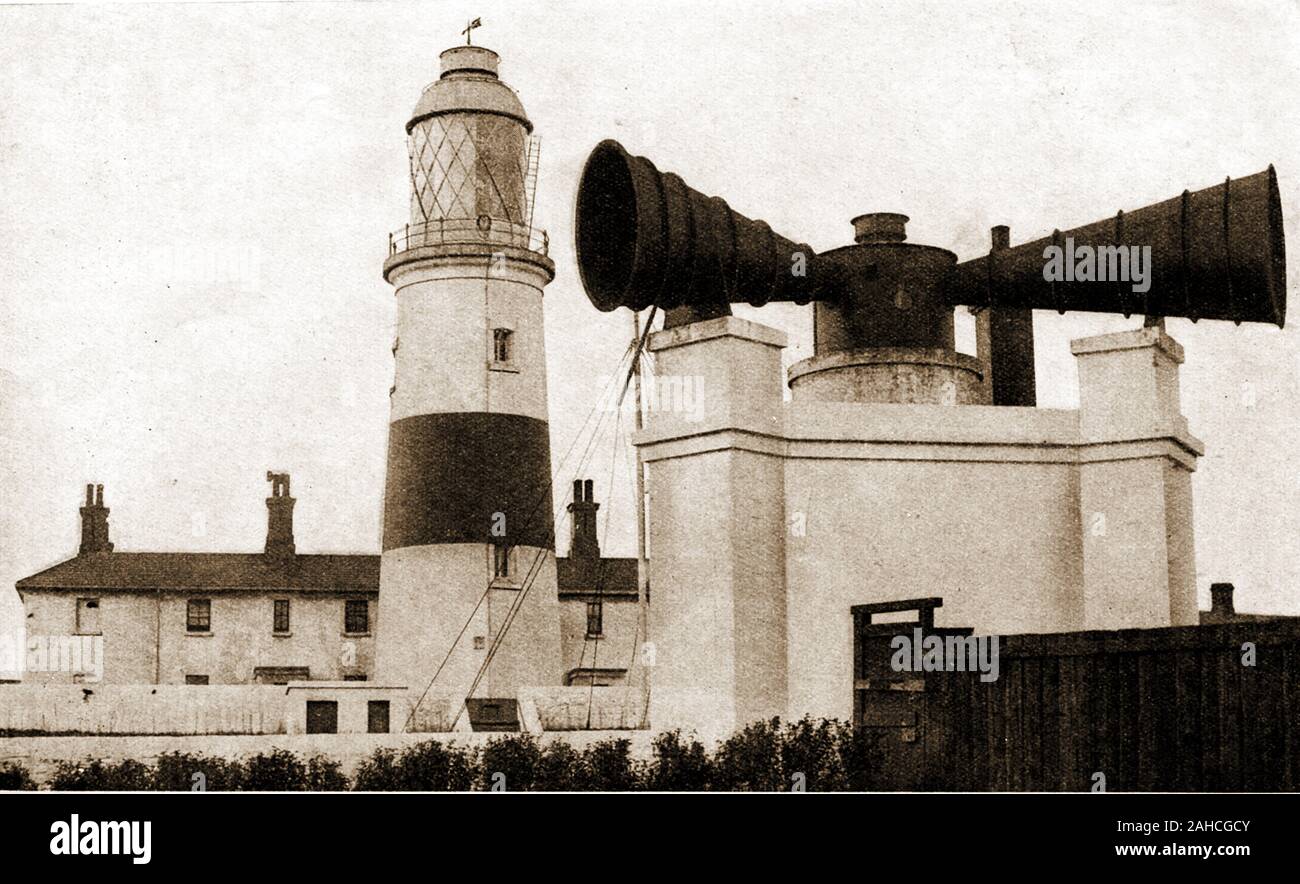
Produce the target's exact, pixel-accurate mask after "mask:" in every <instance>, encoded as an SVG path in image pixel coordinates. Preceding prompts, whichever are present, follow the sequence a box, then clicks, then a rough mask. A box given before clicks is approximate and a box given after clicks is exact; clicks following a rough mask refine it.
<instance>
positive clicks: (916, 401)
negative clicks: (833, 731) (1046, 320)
mask: <svg viewBox="0 0 1300 884" xmlns="http://www.w3.org/2000/svg"><path fill="white" fill-rule="evenodd" d="M785 342H786V340H785V336H784V334H782V333H781V332H779V331H777V330H775V329H772V328H768V327H766V326H762V325H759V324H757V323H753V322H747V321H745V320H742V319H739V318H736V317H733V316H724V317H719V318H716V319H711V320H707V321H704V322H696V323H693V324H690V325H686V326H680V327H677V328H672V329H668V330H665V331H662V332H658V333H656V334H655V335H653V336H652V337H651V339H650V349H651V350H652V351H654V352H655V354H656V371H657V372H658V373H660V374H662V375H667V376H683V377H693V378H696V379H697V385H698V386H699V388H700V389H702V390H703V391H704V397H705V403H704V408H703V414H704V419H703V421H702V422H698V421H688V420H686V419H685V417H683V416H680V415H674V414H672V413H671V412H660V413H656V414H654V415H653V416H652V418H651V420H650V422H649V424H648V426H647V428H646V429H645V430H644V431H643V432H642V433H641V434H640V435H639V437H638V438H637V440H636V442H637V445H638V446H639V448H640V452H641V456H642V457H643V458H644V459H645V461H646V463H647V464H648V474H649V479H648V490H649V495H650V501H651V515H650V550H651V556H650V574H649V580H650V584H651V585H652V586H653V587H654V590H655V591H654V604H653V605H652V606H651V607H650V626H649V636H650V639H651V640H652V641H653V642H654V643H655V646H656V658H657V665H656V667H655V669H654V675H653V680H652V685H653V687H652V691H651V713H650V718H651V722H652V724H653V725H654V726H655V727H665V726H673V727H676V726H682V727H697V728H699V729H700V730H701V732H706V733H709V734H712V735H721V734H725V733H728V732H730V731H731V730H732V729H734V728H735V727H737V726H743V725H744V724H745V723H746V722H749V721H753V720H755V719H759V718H766V717H769V716H773V715H780V716H789V717H795V718H797V717H800V716H802V715H805V714H809V715H814V716H827V717H837V718H840V719H846V720H847V719H849V718H850V717H851V714H852V691H851V690H850V687H851V681H852V671H853V667H852V659H851V657H852V649H853V620H852V616H851V611H850V609H851V608H852V606H854V605H859V604H865V603H869V602H883V601H894V600H906V599H917V598H925V597H932V596H941V597H942V598H943V607H942V608H941V609H940V610H939V612H938V615H939V616H938V619H937V623H938V624H939V625H940V626H964V627H974V629H975V632H976V633H983V634H990V633H991V634H1007V633H1025V632H1068V631H1075V630H1094V629H1104V630H1112V629H1125V628H1135V627H1160V626H1183V625H1192V624H1195V623H1196V622H1197V619H1198V618H1197V608H1196V565H1195V558H1194V546H1193V537H1192V497H1191V472H1192V471H1193V470H1194V469H1195V468H1196V461H1197V458H1198V457H1199V456H1200V455H1201V454H1202V452H1203V447H1202V445H1201V443H1200V442H1199V441H1198V440H1197V439H1196V438H1195V437H1194V436H1192V435H1191V433H1190V432H1189V430H1188V427H1187V422H1186V420H1185V419H1184V418H1183V416H1182V414H1181V409H1180V406H1179V387H1178V366H1179V364H1180V363H1181V362H1182V361H1183V350H1182V348H1181V347H1180V346H1179V345H1178V344H1177V343H1176V342H1175V341H1174V340H1173V339H1172V338H1170V337H1169V336H1168V335H1166V334H1165V333H1164V331H1163V330H1161V329H1159V328H1146V329H1141V330H1138V331H1131V332H1121V333H1118V334H1110V335H1102V336H1099V337H1094V338H1086V339H1082V340H1077V341H1075V342H1074V343H1073V344H1072V349H1073V352H1074V354H1075V357H1076V358H1077V360H1078V363H1079V399H1080V407H1079V408H1078V409H1077V410H1057V409H1046V408H1035V407H1005V406H988V405H951V404H939V401H938V399H936V398H932V397H930V396H929V393H930V392H932V391H928V388H927V387H926V385H924V384H901V385H900V384H898V383H896V382H895V379H894V378H884V379H883V380H882V379H880V378H879V377H878V376H867V375H865V374H864V375H863V376H860V377H858V378H857V379H856V380H855V381H854V382H852V383H838V384H819V385H808V386H804V385H802V384H800V383H799V382H798V377H799V375H800V373H801V372H802V371H804V370H805V369H806V366H800V365H795V366H793V367H792V368H791V369H790V375H791V376H792V377H795V378H796V380H795V382H794V383H793V384H792V385H791V392H792V394H793V395H792V399H791V401H790V402H788V403H787V402H784V401H783V399H782V385H783V383H784V380H785V378H784V372H783V371H782V368H781V349H782V347H784V346H785ZM814 358H815V357H814ZM868 369H870V366H868ZM837 370H842V371H848V372H851V371H856V370H859V366H854V365H848V366H846V367H844V368H843V369H837ZM903 370H905V367H904V369H903ZM692 417H693V416H692Z"/></svg>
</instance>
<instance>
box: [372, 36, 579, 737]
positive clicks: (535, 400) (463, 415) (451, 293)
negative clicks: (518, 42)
mask: <svg viewBox="0 0 1300 884" xmlns="http://www.w3.org/2000/svg"><path fill="white" fill-rule="evenodd" d="M498 62H499V58H498V56H497V54H496V53H495V52H493V51H491V50H489V49H484V48H481V47H478V46H457V47H454V48H452V49H448V50H446V51H445V52H443V53H442V55H441V67H442V72H441V77H440V78H439V79H438V80H436V81H435V82H433V83H432V84H430V85H429V86H428V87H427V88H426V89H425V90H424V93H423V95H421V96H420V100H419V103H418V104H417V105H416V107H415V112H414V113H413V114H412V115H411V118H410V120H409V121H408V122H407V124H406V132H407V136H408V141H407V143H408V149H409V154H410V183H411V219H410V223H409V224H408V225H406V226H405V227H404V228H403V229H402V230H400V231H398V232H395V233H394V234H392V235H391V237H390V243H389V256H388V259H387V260H386V261H385V262H384V278H385V279H386V280H387V281H388V282H389V283H391V284H392V286H393V288H394V289H395V291H396V295H397V338H396V340H395V341H394V342H393V355H394V357H395V359H396V367H395V377H394V385H393V388H392V391H391V400H392V403H391V407H392V413H391V419H390V420H391V423H390V427H389V438H388V474H387V482H386V488H385V495H384V526H383V557H382V564H381V571H380V593H379V612H380V614H379V616H380V622H381V624H382V627H381V633H380V643H379V645H378V647H377V648H376V670H377V671H376V675H377V677H378V678H379V679H380V680H382V681H384V682H386V683H389V684H402V685H406V686H407V687H408V689H409V696H410V697H411V702H412V704H416V703H417V701H418V702H419V705H418V708H416V709H415V710H414V715H413V722H412V727H416V728H420V727H431V728H436V727H437V726H438V721H439V716H440V715H442V714H445V712H446V710H450V714H451V715H452V716H456V715H457V714H458V713H459V710H460V704H461V701H462V700H464V699H466V698H467V697H476V698H480V699H513V698H515V696H516V694H517V691H518V689H519V688H521V687H528V686H539V685H557V684H559V683H560V667H561V663H560V649H559V642H560V618H559V609H558V600H557V595H556V582H555V581H556V578H555V552H554V550H555V541H554V532H553V527H552V519H553V512H552V509H551V457H550V437H549V433H548V428H547V407H546V359H545V352H546V351H545V344H544V341H543V333H542V289H543V288H544V287H545V286H546V284H547V283H549V282H550V281H551V280H552V279H553V278H554V276H555V265H554V264H553V263H552V262H551V260H550V259H549V258H547V256H546V235H545V234H544V233H542V232H541V231H538V230H535V229H534V228H533V226H532V193H533V188H534V185H535V180H536V168H537V154H536V142H535V141H533V140H532V138H531V137H530V136H531V133H532V129H533V124H532V123H531V122H529V120H528V117H527V116H526V115H525V114H524V108H523V105H522V104H521V103H520V101H519V99H518V97H517V96H516V95H515V93H514V91H513V90H511V89H510V87H509V86H507V85H506V84H505V83H503V82H501V80H500V79H498V77H497V66H498ZM435 675H436V677H435ZM476 682H477V684H475V683H476ZM421 697H423V698H424V699H423V700H422V701H421ZM472 706H473V704H471V707H472ZM471 711H472V708H471ZM460 720H461V722H462V723H464V721H465V720H466V719H465V717H464V716H462V717H461V719H460Z"/></svg>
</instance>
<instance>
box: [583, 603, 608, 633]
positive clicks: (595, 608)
mask: <svg viewBox="0 0 1300 884" xmlns="http://www.w3.org/2000/svg"><path fill="white" fill-rule="evenodd" d="M604 621H605V603H604V602H587V638H596V637H597V636H599V635H601V627H603V626H604Z"/></svg>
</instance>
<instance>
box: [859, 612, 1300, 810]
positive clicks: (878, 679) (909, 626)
mask: <svg viewBox="0 0 1300 884" xmlns="http://www.w3.org/2000/svg"><path fill="white" fill-rule="evenodd" d="M939 604H942V602H940V601H939V600H938V599H924V600H915V601H913V602H911V603H910V609H912V610H919V611H920V616H919V617H918V619H917V620H915V621H913V622H910V623H888V624H884V623H873V622H872V618H873V615H874V614H875V613H879V611H880V610H882V609H883V610H900V603H892V604H889V605H885V606H871V605H864V606H859V607H858V608H855V609H854V619H855V656H854V659H855V668H856V671H855V674H854V675H855V685H854V694H855V707H854V708H855V712H854V717H855V722H856V723H857V724H858V725H859V726H864V727H868V728H872V729H876V730H878V731H879V734H880V737H881V743H882V747H881V748H882V751H883V752H884V753H885V755H886V758H887V770H888V771H889V772H890V773H889V776H890V777H891V782H890V783H889V786H891V787H892V788H899V789H922V790H932V789H939V790H958V791H984V790H997V791H1088V790H1092V789H1095V788H1097V787H1099V786H1101V785H1103V784H1104V788H1105V789H1106V790H1107V791H1207V792H1219V791H1294V790H1296V789H1297V780H1298V779H1300V618H1288V619H1277V620H1259V621H1247V622H1237V623H1227V624H1221V625H1213V626H1188V627H1173V628H1166V629H1133V630H1119V631H1109V632H1074V633H1056V634H1034V635H1013V636H1002V637H1000V639H999V642H998V677H997V679H996V680H994V681H988V682H985V681H981V679H980V673H979V672H972V671H966V672H959V671H958V672H954V671H940V672H899V671H896V670H895V669H894V668H893V666H891V657H892V656H893V654H894V651H893V649H892V647H891V644H890V643H891V641H892V639H893V637H894V636H896V635H911V634H912V630H913V629H915V628H920V629H922V632H923V634H926V635H929V634H939V635H941V636H945V637H946V636H949V635H958V636H966V635H969V634H970V631H969V630H953V629H935V627H934V626H933V608H934V607H937V606H938V605H939ZM907 607H908V606H907V605H904V606H903V608H902V609H906V608H907ZM1252 649H1253V651H1252ZM1103 778H1104V779H1103Z"/></svg>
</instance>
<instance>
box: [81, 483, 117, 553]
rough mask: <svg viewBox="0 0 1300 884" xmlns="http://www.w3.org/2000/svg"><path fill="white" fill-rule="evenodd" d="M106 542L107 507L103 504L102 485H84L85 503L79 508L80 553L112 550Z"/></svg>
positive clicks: (111, 546)
mask: <svg viewBox="0 0 1300 884" xmlns="http://www.w3.org/2000/svg"><path fill="white" fill-rule="evenodd" d="M112 551H113V544H111V543H109V542H108V507H106V506H104V486H103V485H87V486H86V505H85V506H83V507H82V508H81V551H80V554H81V555H83V556H84V555H86V554H87V553H100V552H112Z"/></svg>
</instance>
